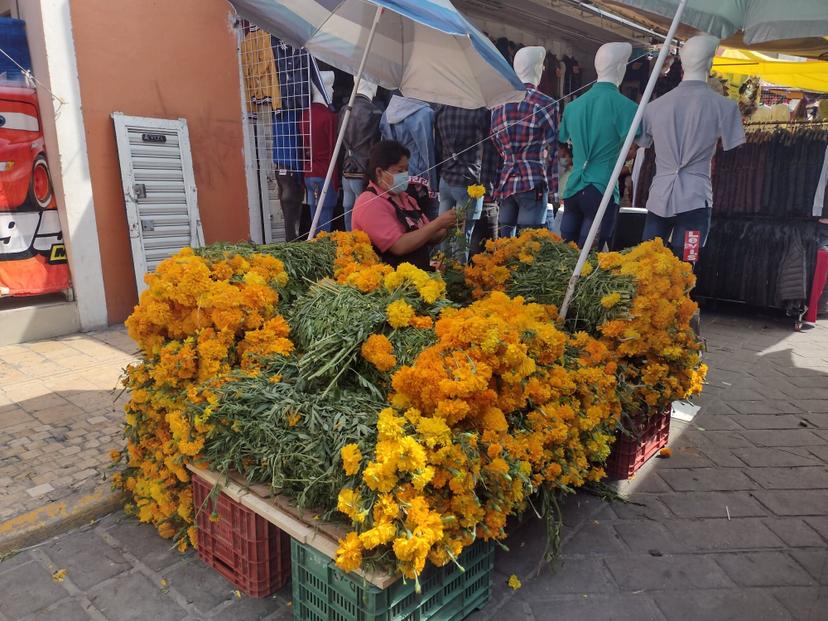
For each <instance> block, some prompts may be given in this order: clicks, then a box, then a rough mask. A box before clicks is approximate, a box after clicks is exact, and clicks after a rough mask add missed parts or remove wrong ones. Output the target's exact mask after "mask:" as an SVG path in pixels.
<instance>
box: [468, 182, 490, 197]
mask: <svg viewBox="0 0 828 621" xmlns="http://www.w3.org/2000/svg"><path fill="white" fill-rule="evenodd" d="M466 192H467V193H468V195H469V197H470V198H475V199H479V198H483V197H484V196H486V186H483V185H470V186H469V187H468V188H466Z"/></svg>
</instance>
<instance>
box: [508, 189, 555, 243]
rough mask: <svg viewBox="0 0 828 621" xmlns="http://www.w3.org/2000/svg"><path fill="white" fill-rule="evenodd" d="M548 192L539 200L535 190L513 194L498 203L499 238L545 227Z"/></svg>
mask: <svg viewBox="0 0 828 621" xmlns="http://www.w3.org/2000/svg"><path fill="white" fill-rule="evenodd" d="M548 199H549V192H544V193H543V195H542V196H541V198H540V199H538V194H537V192H536V191H535V190H529V191H528V192H521V193H519V194H513V195H512V196H508V197H506V198H504V199H503V200H502V201H501V202H500V237H514V236H515V235H517V233H518V232H519V231H520V230H523V229H536V228H538V227H542V226H546V210H547V201H548Z"/></svg>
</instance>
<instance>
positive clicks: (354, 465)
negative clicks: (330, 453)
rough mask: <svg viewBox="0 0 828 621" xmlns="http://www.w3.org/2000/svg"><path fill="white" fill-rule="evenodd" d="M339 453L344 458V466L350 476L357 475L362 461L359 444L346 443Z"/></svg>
mask: <svg viewBox="0 0 828 621" xmlns="http://www.w3.org/2000/svg"><path fill="white" fill-rule="evenodd" d="M339 453H340V457H341V458H342V467H343V468H344V470H345V474H347V475H348V476H349V477H350V476H353V475H355V474H356V473H357V471H359V466H360V464H361V463H362V453H361V452H360V450H359V446H358V445H356V444H346V445H345V446H343V447H342V449H341V450H340V452H339Z"/></svg>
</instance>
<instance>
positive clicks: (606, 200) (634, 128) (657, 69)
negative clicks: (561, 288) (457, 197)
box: [560, 0, 687, 321]
mask: <svg viewBox="0 0 828 621" xmlns="http://www.w3.org/2000/svg"><path fill="white" fill-rule="evenodd" d="M686 5H687V0H681V2H680V3H679V5H678V7H677V8H676V14H675V16H673V22H672V23H671V24H670V30H669V31H668V32H667V38H666V39H665V41H664V46H663V47H662V48H661V51H660V52H659V54H658V58H657V59H656V63H655V66H654V67H653V72H652V73H651V74H650V79H649V80H648V81H647V88H646V89H644V95H642V97H641V103H639V104H638V110H636V112H635V117H634V118H633V122H632V125H631V126H630V131H628V132H627V139H626V140H625V141H624V146H623V147H621V153H619V154H618V160H617V161H616V162H615V168H614V169H613V170H612V175H611V176H610V183H609V184H607V189H606V190H604V196H603V198H602V199H601V205H600V206H599V207H598V212H597V213H596V214H595V220H594V221H593V222H592V228H590V229H589V235H587V238H586V241H585V242H584V247H583V248H582V249H581V255H580V256H579V257H578V263H577V265H576V266H575V271H574V272H573V273H572V278H570V279H569V286H568V287H567V288H566V295H565V296H564V299H563V304H561V312H560V317H561V320H562V321H563V320H565V319H566V314H567V312H568V311H569V305H570V304H571V303H572V296H573V295H574V294H575V285H576V284H577V283H578V279H579V278H580V276H581V270H583V269H584V264H585V263H586V261H587V258H588V257H589V252H590V249H591V248H592V244H593V243H594V242H595V238H596V237H597V235H598V231H599V230H600V229H601V220H603V219H604V213H605V212H606V211H607V207H608V206H609V204H610V201H611V200H612V195H613V193H614V192H615V183H616V179H618V175H620V174H621V169H622V168H623V167H624V162H625V161H626V159H627V153H629V151H630V147H631V146H632V144H633V141H634V140H635V135H636V133H637V132H638V126H639V125H640V124H641V119H642V118H643V117H644V108H645V107H646V106H647V104H648V103H649V101H650V97H651V96H652V94H653V89H654V88H655V85H656V81H657V80H658V76H659V74H660V73H661V68H662V67H663V66H664V60H665V59H666V58H667V54H668V53H669V51H670V43H671V42H672V41H673V37H675V35H676V30H677V29H678V25H679V21H680V20H681V16H682V14H683V13H684V7H685V6H686Z"/></svg>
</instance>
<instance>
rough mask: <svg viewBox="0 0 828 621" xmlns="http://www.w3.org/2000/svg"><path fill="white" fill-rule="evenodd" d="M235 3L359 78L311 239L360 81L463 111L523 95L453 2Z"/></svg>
mask: <svg viewBox="0 0 828 621" xmlns="http://www.w3.org/2000/svg"><path fill="white" fill-rule="evenodd" d="M230 1H231V3H232V4H233V5H234V6H235V7H236V10H237V11H238V13H239V15H240V16H241V17H243V18H245V19H247V20H248V21H250V22H251V23H254V24H256V25H258V26H260V27H261V28H264V29H265V30H267V31H269V32H270V33H272V34H274V35H276V36H277V37H279V38H280V39H282V40H284V41H286V42H288V43H290V44H292V45H294V46H296V47H304V48H306V49H307V50H308V52H310V53H311V54H312V55H313V56H315V57H316V58H318V59H319V60H322V61H324V62H326V63H328V64H329V65H332V66H334V67H337V68H339V69H342V70H344V71H348V72H349V73H352V74H354V76H355V80H354V90H353V92H352V93H351V99H350V101H349V102H348V107H347V108H346V112H345V117H344V120H343V123H342V127H341V129H340V133H339V137H338V139H337V142H336V147H335V149H334V155H333V159H332V161H331V166H330V167H329V169H328V174H327V177H326V179H325V185H324V186H323V188H322V192H321V195H320V197H319V201H318V204H317V209H316V213H315V214H314V218H313V224H312V225H311V230H310V233H309V235H308V238H312V237H313V235H314V233H315V232H316V229H317V227H318V225H319V215H320V213H321V207H322V205H324V203H325V196H326V194H327V192H328V188H329V186H330V182H331V176H332V175H333V169H334V163H335V162H336V160H337V158H338V156H339V151H340V149H341V147H342V139H343V136H344V132H345V127H346V126H347V124H348V119H349V117H350V113H351V107H352V106H353V103H354V98H355V97H356V92H357V87H358V86H359V82H360V80H361V79H362V78H365V79H368V80H370V81H371V82H374V83H376V84H379V85H380V86H383V87H385V88H387V89H390V90H394V89H399V90H400V91H401V92H402V94H403V95H405V96H406V97H413V98H415V99H421V100H423V101H428V102H434V103H442V104H448V105H452V106H458V107H461V108H480V107H484V106H485V107H489V108H491V107H494V106H496V105H499V104H503V103H508V102H513V101H520V100H522V99H523V96H524V85H523V83H522V82H521V80H520V79H519V78H518V77H517V75H516V74H515V72H514V70H513V69H512V67H511V66H510V65H509V63H508V62H507V61H506V59H505V58H503V56H502V55H501V54H500V52H498V50H497V48H495V46H494V45H493V44H492V42H491V41H489V39H488V38H487V37H486V36H485V35H483V33H481V32H480V31H479V30H477V29H476V28H475V27H474V26H472V25H471V24H470V23H469V21H468V20H467V19H466V18H465V17H463V15H461V14H460V13H458V12H457V9H455V8H454V6H453V5H452V4H451V2H450V1H449V0H230Z"/></svg>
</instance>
